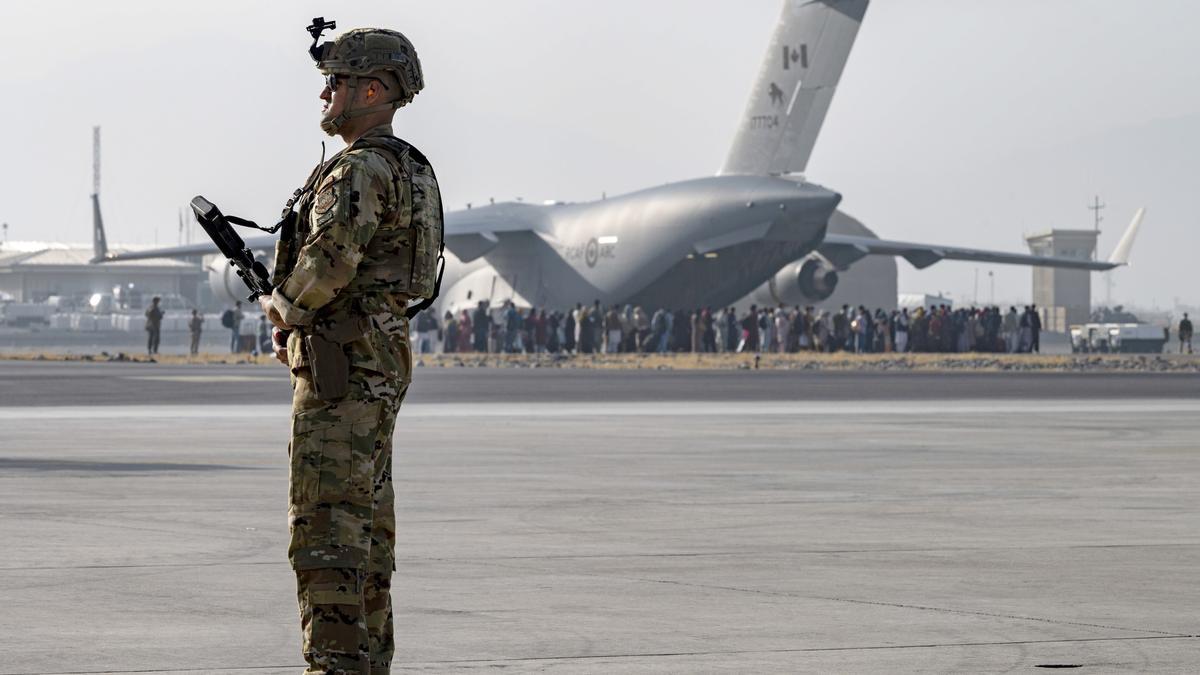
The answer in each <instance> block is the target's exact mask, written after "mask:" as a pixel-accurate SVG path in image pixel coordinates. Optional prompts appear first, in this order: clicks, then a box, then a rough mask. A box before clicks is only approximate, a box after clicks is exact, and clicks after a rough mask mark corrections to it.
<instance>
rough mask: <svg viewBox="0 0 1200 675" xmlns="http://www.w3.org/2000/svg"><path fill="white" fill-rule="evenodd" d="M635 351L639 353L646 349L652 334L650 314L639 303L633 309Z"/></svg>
mask: <svg viewBox="0 0 1200 675" xmlns="http://www.w3.org/2000/svg"><path fill="white" fill-rule="evenodd" d="M633 330H634V343H633V348H634V351H636V352H638V353H639V354H640V353H642V352H644V351H646V344H647V342H646V341H647V339H648V338H649V336H650V315H648V314H646V310H644V309H642V306H641V305H638V306H637V307H635V308H634V309H633Z"/></svg>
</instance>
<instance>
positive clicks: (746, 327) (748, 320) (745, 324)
mask: <svg viewBox="0 0 1200 675" xmlns="http://www.w3.org/2000/svg"><path fill="white" fill-rule="evenodd" d="M740 325H741V328H742V339H741V341H740V342H738V346H737V351H738V353H742V352H745V351H746V348H747V347H749V348H750V349H753V350H755V351H757V350H758V345H759V342H758V306H757V305H750V311H749V312H747V313H746V315H745V316H743V317H742V321H741V324H740Z"/></svg>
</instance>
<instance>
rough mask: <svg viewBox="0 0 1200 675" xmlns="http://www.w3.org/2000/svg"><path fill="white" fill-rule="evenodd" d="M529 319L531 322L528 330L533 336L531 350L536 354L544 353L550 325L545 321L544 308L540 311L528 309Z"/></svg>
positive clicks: (548, 338)
mask: <svg viewBox="0 0 1200 675" xmlns="http://www.w3.org/2000/svg"><path fill="white" fill-rule="evenodd" d="M529 321H530V323H531V324H532V327H531V328H530V331H529V332H530V335H531V337H532V338H533V351H534V353H537V354H545V353H546V351H547V345H548V344H549V342H550V335H549V328H550V326H549V325H548V324H547V323H546V310H545V309H542V311H540V312H539V311H537V310H536V309H531V310H529Z"/></svg>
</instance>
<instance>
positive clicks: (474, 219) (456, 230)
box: [94, 203, 540, 262]
mask: <svg viewBox="0 0 1200 675" xmlns="http://www.w3.org/2000/svg"><path fill="white" fill-rule="evenodd" d="M539 213H540V210H539V209H537V208H535V207H532V206H530V205H526V204H519V203H509V204H496V205H494V206H487V207H483V208H477V209H468V210H465V211H454V212H452V213H447V214H446V248H448V249H450V252H451V253H453V254H454V255H455V256H457V257H458V259H459V260H461V261H463V262H470V261H472V260H474V259H476V258H478V257H480V256H482V255H484V254H485V253H487V252H488V251H491V250H492V249H493V248H495V247H496V245H497V244H499V242H500V237H501V236H503V235H504V234H506V233H510V232H531V231H535V230H537V229H538V225H539V223H540V220H539V219H538V214H539ZM244 241H245V242H246V247H247V248H249V249H250V250H253V251H259V250H262V251H274V250H275V241H276V237H274V236H264V237H247V238H246V239H245V240H244ZM215 253H220V251H219V250H217V246H216V244H213V243H212V242H203V243H199V244H189V245H187V246H172V247H169V248H154V249H146V250H142V251H123V252H120V253H109V254H108V255H106V256H104V258H103V259H99V260H96V261H94V262H117V261H121V260H146V259H149V258H182V257H187V256H200V255H209V254H215Z"/></svg>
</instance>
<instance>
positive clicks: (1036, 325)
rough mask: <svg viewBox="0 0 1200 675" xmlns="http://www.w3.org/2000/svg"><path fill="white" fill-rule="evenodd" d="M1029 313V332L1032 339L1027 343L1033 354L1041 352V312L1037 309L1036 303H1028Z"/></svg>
mask: <svg viewBox="0 0 1200 675" xmlns="http://www.w3.org/2000/svg"><path fill="white" fill-rule="evenodd" d="M1029 308H1030V313H1029V333H1030V335H1031V336H1032V338H1033V339H1032V341H1031V342H1030V343H1029V351H1031V352H1033V353H1035V354H1041V353H1042V314H1041V312H1039V311H1038V308H1037V305H1030V306H1029Z"/></svg>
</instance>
